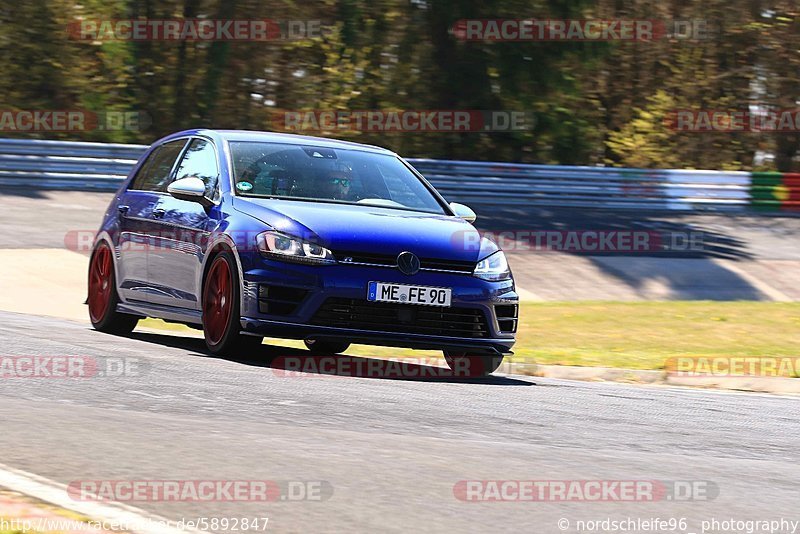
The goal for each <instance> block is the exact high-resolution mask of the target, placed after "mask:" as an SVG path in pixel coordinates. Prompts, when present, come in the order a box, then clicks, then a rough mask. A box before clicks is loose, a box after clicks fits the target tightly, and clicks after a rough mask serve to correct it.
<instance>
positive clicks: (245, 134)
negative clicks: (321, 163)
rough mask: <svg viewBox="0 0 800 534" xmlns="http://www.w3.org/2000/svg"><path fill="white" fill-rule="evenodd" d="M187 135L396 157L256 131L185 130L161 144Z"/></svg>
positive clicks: (359, 147)
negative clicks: (359, 151)
mask: <svg viewBox="0 0 800 534" xmlns="http://www.w3.org/2000/svg"><path fill="white" fill-rule="evenodd" d="M187 135H204V136H207V137H211V138H215V139H221V140H224V141H259V142H262V143H285V144H291V145H313V146H318V147H322V148H333V149H337V148H338V149H343V150H361V151H365V152H375V153H378V154H388V155H396V154H395V153H394V152H392V151H391V150H388V149H386V148H381V147H379V146H374V145H365V144H361V143H353V142H350V141H340V140H338V139H329V138H326V137H314V136H309V135H295V134H286V133H278V132H260V131H255V130H210V129H197V130H184V131H182V132H176V133H174V134H171V135H169V136H167V137H165V138H163V139H161V140H160V141H161V142H166V141H169V140H170V139H173V138H176V137H185V136H187Z"/></svg>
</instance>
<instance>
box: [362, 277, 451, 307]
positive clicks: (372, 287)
mask: <svg viewBox="0 0 800 534" xmlns="http://www.w3.org/2000/svg"><path fill="white" fill-rule="evenodd" d="M451 294H452V289H449V288H446V287H430V286H409V285H405V284H387V283H384V282H370V283H369V285H368V286H367V300H370V301H372V302H397V303H399V304H423V305H425V306H450V296H451Z"/></svg>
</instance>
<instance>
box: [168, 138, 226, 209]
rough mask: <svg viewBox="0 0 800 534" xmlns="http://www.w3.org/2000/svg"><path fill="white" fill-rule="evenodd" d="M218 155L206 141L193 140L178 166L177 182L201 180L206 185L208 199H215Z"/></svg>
mask: <svg viewBox="0 0 800 534" xmlns="http://www.w3.org/2000/svg"><path fill="white" fill-rule="evenodd" d="M218 175H219V169H217V153H216V152H215V151H214V146H213V145H212V144H211V143H210V142H208V141H206V140H204V139H193V140H192V144H191V145H189V148H188V149H187V150H186V154H184V156H183V159H182V160H181V162H180V164H179V165H178V171H177V172H176V173H175V180H180V179H182V178H200V179H201V180H203V182H204V183H205V184H206V197H208V198H214V192H215V191H216V188H217V176H218Z"/></svg>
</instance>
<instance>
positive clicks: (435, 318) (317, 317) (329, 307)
mask: <svg viewBox="0 0 800 534" xmlns="http://www.w3.org/2000/svg"><path fill="white" fill-rule="evenodd" d="M311 322H312V323H313V324H316V325H320V326H335V327H338V328H357V329H360V330H381V331H384V332H399V333H404V334H428V335H432V336H451V337H469V338H482V337H488V335H489V328H488V326H487V324H486V316H485V315H484V313H483V312H482V311H481V310H477V309H474V308H444V307H437V306H415V305H409V304H392V303H389V302H368V301H365V300H358V299H346V298H329V299H327V300H326V301H325V302H324V303H323V304H322V306H320V308H319V309H318V310H317V313H316V314H314V317H313V318H312V319H311Z"/></svg>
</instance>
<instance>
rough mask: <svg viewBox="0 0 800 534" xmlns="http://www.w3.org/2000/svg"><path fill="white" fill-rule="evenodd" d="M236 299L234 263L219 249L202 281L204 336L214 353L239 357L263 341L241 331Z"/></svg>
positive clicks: (236, 286)
mask: <svg viewBox="0 0 800 534" xmlns="http://www.w3.org/2000/svg"><path fill="white" fill-rule="evenodd" d="M239 298H240V296H239V277H238V275H237V273H236V262H235V260H234V259H233V256H232V255H231V253H230V252H222V253H220V254H219V255H217V256H216V257H215V258H214V259H213V260H211V267H209V269H208V273H206V277H205V281H204V283H203V335H204V337H205V340H206V346H207V347H208V350H209V351H211V352H212V353H214V354H221V355H237V356H240V355H241V353H242V352H245V351H247V350H255V349H256V348H257V347H258V346H260V345H261V342H262V341H263V338H262V337H259V336H250V335H246V334H243V333H242V331H241V324H240V318H241V314H240V313H239V302H240V300H239Z"/></svg>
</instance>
